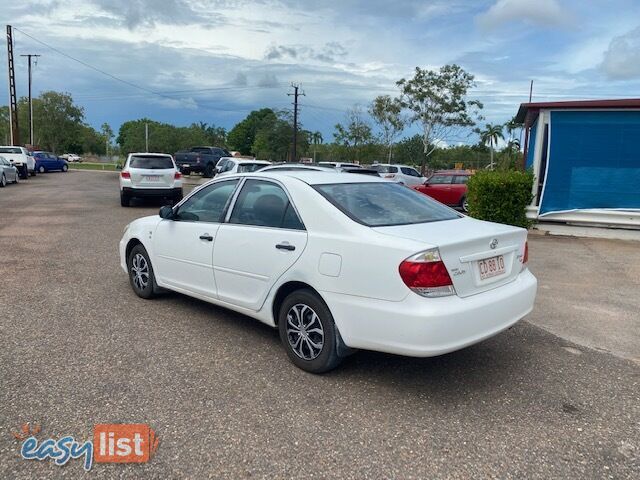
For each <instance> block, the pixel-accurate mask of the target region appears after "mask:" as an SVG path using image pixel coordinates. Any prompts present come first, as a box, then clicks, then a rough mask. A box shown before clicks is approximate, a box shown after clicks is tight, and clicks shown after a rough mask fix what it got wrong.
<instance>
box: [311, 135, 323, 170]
mask: <svg viewBox="0 0 640 480" xmlns="http://www.w3.org/2000/svg"><path fill="white" fill-rule="evenodd" d="M323 141H324V139H323V138H322V134H321V133H320V132H313V133H312V134H311V143H313V162H314V163H315V161H316V145H321V144H322V142H323Z"/></svg>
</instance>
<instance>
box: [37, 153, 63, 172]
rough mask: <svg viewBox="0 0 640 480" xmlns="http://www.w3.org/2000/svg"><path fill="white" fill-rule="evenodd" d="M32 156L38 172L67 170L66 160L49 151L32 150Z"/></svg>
mask: <svg viewBox="0 0 640 480" xmlns="http://www.w3.org/2000/svg"><path fill="white" fill-rule="evenodd" d="M33 158H35V159H36V170H37V171H38V173H44V172H50V171H52V170H60V171H61V172H66V171H67V170H69V165H68V164H67V161H66V160H64V159H62V158H60V157H58V156H56V155H54V154H53V153H50V152H33Z"/></svg>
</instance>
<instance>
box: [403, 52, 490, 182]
mask: <svg viewBox="0 0 640 480" xmlns="http://www.w3.org/2000/svg"><path fill="white" fill-rule="evenodd" d="M396 84H397V85H398V87H399V88H400V92H401V97H400V100H401V104H402V106H403V107H404V108H407V109H408V110H409V111H410V112H411V116H410V118H409V120H410V121H411V122H412V123H419V124H420V127H421V129H422V145H423V158H422V161H421V169H422V170H423V171H424V169H425V165H426V163H427V160H428V159H429V156H430V155H431V154H432V153H433V151H434V150H435V148H436V145H437V143H438V142H439V141H447V140H449V139H451V138H452V137H453V136H454V135H455V134H456V133H458V132H459V131H460V130H461V129H463V128H468V127H472V126H474V125H475V123H476V118H477V119H479V118H480V110H481V109H482V103H480V102H479V101H478V100H466V96H467V92H468V91H469V89H470V88H472V87H474V86H475V82H474V76H473V75H471V74H469V73H467V72H466V71H465V70H464V69H462V68H461V67H459V66H458V65H444V66H443V67H441V68H440V70H438V71H434V70H423V69H421V68H420V67H416V69H415V74H414V76H413V78H411V79H409V80H407V79H404V78H403V79H401V80H399V81H398V82H396Z"/></svg>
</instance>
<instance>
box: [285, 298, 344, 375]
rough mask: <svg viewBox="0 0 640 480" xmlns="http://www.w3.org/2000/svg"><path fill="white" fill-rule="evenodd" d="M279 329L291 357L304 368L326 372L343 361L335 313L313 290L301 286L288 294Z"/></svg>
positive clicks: (309, 370)
mask: <svg viewBox="0 0 640 480" xmlns="http://www.w3.org/2000/svg"><path fill="white" fill-rule="evenodd" d="M278 329H279V331H280V340H281V341H282V343H283V345H284V348H285V350H286V352H287V355H288V356H289V359H290V360H291V361H292V362H293V363H294V364H295V365H296V366H297V367H299V368H301V369H302V370H306V371H307V372H311V373H324V372H328V371H329V370H333V369H334V368H335V367H337V366H338V365H339V364H340V362H341V361H342V358H341V357H340V356H339V355H338V345H337V343H338V340H337V333H336V332H337V329H336V326H335V323H334V321H333V316H332V315H331V312H330V311H329V308H328V307H327V306H326V305H325V303H324V302H323V301H322V299H321V298H320V297H318V295H316V294H315V293H314V292H313V291H311V290H297V291H295V292H293V293H291V294H289V296H288V297H287V298H285V300H284V302H283V303H282V306H281V307H280V312H279V316H278Z"/></svg>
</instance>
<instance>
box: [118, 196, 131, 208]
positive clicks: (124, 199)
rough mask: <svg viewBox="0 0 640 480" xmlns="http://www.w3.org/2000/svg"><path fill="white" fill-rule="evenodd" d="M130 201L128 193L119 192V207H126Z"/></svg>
mask: <svg viewBox="0 0 640 480" xmlns="http://www.w3.org/2000/svg"><path fill="white" fill-rule="evenodd" d="M130 202H131V199H130V198H129V196H128V195H125V194H124V193H120V206H121V207H128V206H129V204H130Z"/></svg>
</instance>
